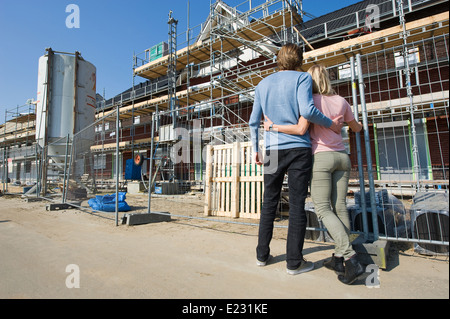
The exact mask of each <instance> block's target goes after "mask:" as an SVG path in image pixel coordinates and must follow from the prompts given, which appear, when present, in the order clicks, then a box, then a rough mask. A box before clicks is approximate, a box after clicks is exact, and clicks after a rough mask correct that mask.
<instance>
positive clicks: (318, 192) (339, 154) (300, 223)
mask: <svg viewBox="0 0 450 319" xmlns="http://www.w3.org/2000/svg"><path fill="white" fill-rule="evenodd" d="M302 60H303V53H302V50H301V48H300V47H299V46H297V45H295V44H287V45H285V46H283V47H282V48H281V49H280V51H279V53H278V56H277V63H278V69H279V72H276V73H275V74H272V75H270V76H268V77H267V78H265V79H264V80H262V81H261V82H260V83H259V84H258V86H257V87H256V90H255V101H254V105H253V111H252V114H251V117H250V121H249V126H250V130H251V138H252V144H253V152H254V154H255V155H254V159H255V161H256V163H257V164H258V165H264V170H265V171H264V199H263V207H262V212H261V219H260V225H259V236H258V246H257V248H256V258H257V265H259V266H265V265H266V264H267V262H268V261H269V259H270V258H271V255H270V247H269V245H270V241H271V239H272V234H273V226H274V219H275V214H276V211H277V206H278V202H279V199H280V193H281V187H282V184H283V180H284V175H285V173H286V172H287V174H288V187H289V226H288V235H287V244H286V262H287V272H288V274H291V275H297V274H300V273H303V272H307V271H310V270H312V269H314V264H313V263H312V262H309V261H306V260H305V259H304V257H303V254H302V250H303V243H304V238H305V232H306V223H307V218H306V212H305V200H306V197H307V194H308V185H309V182H311V198H312V200H313V202H314V207H315V211H316V213H317V215H318V217H319V218H320V219H321V220H322V222H323V223H324V225H325V227H326V228H327V230H328V232H329V233H330V235H331V237H332V238H333V239H334V241H335V252H334V253H333V255H332V257H331V258H330V259H329V260H327V261H326V262H325V263H324V266H325V267H327V268H328V269H331V270H334V271H335V272H336V273H337V274H338V279H339V280H340V281H341V282H343V283H345V284H352V283H353V282H354V281H355V280H356V279H357V277H358V276H360V275H361V274H362V273H363V272H364V269H363V267H362V265H361V264H360V263H359V262H358V261H357V259H356V253H355V251H354V250H353V249H352V246H351V243H350V240H349V233H350V220H349V216H348V211H347V205H346V196H347V189H348V180H349V174H350V159H349V156H348V154H347V153H346V151H345V147H344V144H343V141H342V137H341V128H342V125H343V122H346V123H347V124H348V126H349V127H350V128H351V129H352V130H353V131H355V132H359V131H361V129H362V126H361V124H360V123H358V122H357V121H356V120H355V118H354V116H353V113H352V110H351V107H350V105H349V104H348V103H347V102H346V101H345V100H344V98H342V97H340V96H339V95H336V94H335V93H334V91H333V90H332V88H331V84H330V79H329V76H328V72H327V70H326V69H325V68H324V67H323V66H321V65H314V66H313V67H311V69H309V70H308V72H307V73H306V72H300V67H301V65H302ZM263 115H264V118H265V121H264V128H265V132H264V144H265V156H264V157H263V156H262V154H261V153H260V150H259V134H258V130H259V126H260V123H261V118H262V116H263ZM310 123H311V125H310ZM274 163H275V164H274ZM269 168H270V169H269Z"/></svg>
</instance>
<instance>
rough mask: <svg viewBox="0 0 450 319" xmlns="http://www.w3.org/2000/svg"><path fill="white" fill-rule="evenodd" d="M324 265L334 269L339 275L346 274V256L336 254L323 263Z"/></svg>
mask: <svg viewBox="0 0 450 319" xmlns="http://www.w3.org/2000/svg"><path fill="white" fill-rule="evenodd" d="M323 265H324V266H325V267H326V268H328V269H330V270H334V271H335V272H336V274H338V275H344V273H345V270H344V257H336V256H335V255H334V254H333V255H332V256H331V258H330V259H329V260H327V261H325V262H324V263H323Z"/></svg>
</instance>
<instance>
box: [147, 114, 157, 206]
mask: <svg viewBox="0 0 450 319" xmlns="http://www.w3.org/2000/svg"><path fill="white" fill-rule="evenodd" d="M154 131H155V113H153V114H152V132H151V139H150V162H149V166H150V167H149V173H148V176H149V177H148V203H147V213H148V214H150V213H151V208H150V206H151V204H152V186H153V185H152V184H153V182H152V181H153V176H152V175H153V148H154V137H155V132H154Z"/></svg>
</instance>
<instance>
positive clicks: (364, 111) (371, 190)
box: [356, 53, 379, 241]
mask: <svg viewBox="0 0 450 319" xmlns="http://www.w3.org/2000/svg"><path fill="white" fill-rule="evenodd" d="M356 63H357V67H358V82H359V97H360V99H361V113H362V118H363V128H364V144H365V149H366V160H367V174H368V177H369V193H370V207H371V213H372V227H373V240H374V241H376V240H378V237H379V230H378V214H377V205H376V199H375V183H374V180H373V169H372V152H371V150H370V137H369V124H368V119H367V108H366V101H365V98H366V97H365V96H366V95H365V89H364V79H363V74H362V67H361V55H360V54H359V53H358V54H357V55H356ZM363 196H364V197H365V196H366V194H365V193H364V194H361V197H363Z"/></svg>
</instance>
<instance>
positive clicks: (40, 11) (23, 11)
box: [0, 0, 359, 123]
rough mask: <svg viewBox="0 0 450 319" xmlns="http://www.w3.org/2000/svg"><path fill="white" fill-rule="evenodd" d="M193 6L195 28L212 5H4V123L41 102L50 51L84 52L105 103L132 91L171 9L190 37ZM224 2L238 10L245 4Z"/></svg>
mask: <svg viewBox="0 0 450 319" xmlns="http://www.w3.org/2000/svg"><path fill="white" fill-rule="evenodd" d="M188 2H189V6H190V14H189V19H190V21H189V25H190V27H191V28H192V27H194V26H197V25H199V24H201V23H203V22H204V21H205V20H206V18H207V17H208V15H209V4H210V0H190V1H188V0H166V1H161V0H158V1H156V0H129V1H122V0H121V1H119V0H89V1H88V0H67V1H66V0H40V1H36V0H0V123H3V122H4V118H5V109H8V110H9V109H12V108H15V107H16V106H18V105H19V106H20V105H24V104H25V103H26V101H27V100H28V99H31V98H33V99H36V90H37V72H38V60H39V57H40V56H42V55H44V54H45V49H46V48H48V47H51V48H52V49H53V50H55V51H64V52H75V51H79V52H81V54H82V56H83V57H84V58H85V59H86V60H87V61H89V62H91V63H93V64H94V65H95V66H96V68H97V91H98V93H100V94H103V90H105V95H106V98H111V97H113V96H115V95H117V94H119V93H121V92H122V91H124V90H126V89H128V88H130V87H131V86H132V81H133V78H132V58H133V54H134V53H140V52H143V51H144V50H146V49H148V48H150V47H151V46H153V45H155V44H158V43H159V42H162V41H166V42H167V39H168V35H167V34H168V25H167V20H168V13H169V11H170V10H172V11H173V17H174V18H175V19H177V20H178V21H179V23H178V33H183V32H185V31H186V30H187V25H188V21H187V20H188V14H187V8H188ZM213 2H214V1H213ZM224 2H225V3H227V4H229V5H230V6H233V7H234V6H237V5H239V4H241V3H243V2H245V0H225V1H224ZM252 2H253V6H255V5H258V4H260V3H263V2H264V1H263V0H252ZM357 2H359V1H357V0H339V1H335V0H321V1H317V0H304V1H303V9H304V10H305V11H306V12H308V13H310V14H312V15H314V16H320V15H323V14H326V13H328V12H331V11H334V10H337V9H340V8H343V7H345V6H348V5H350V4H353V3H357ZM72 3H73V4H76V5H78V7H79V9H80V27H79V28H72V29H69V28H67V27H66V18H67V17H68V16H69V15H70V14H71V13H70V12H69V13H67V12H66V7H67V5H69V4H72ZM140 81H141V79H139V78H136V80H135V83H138V82H140Z"/></svg>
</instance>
